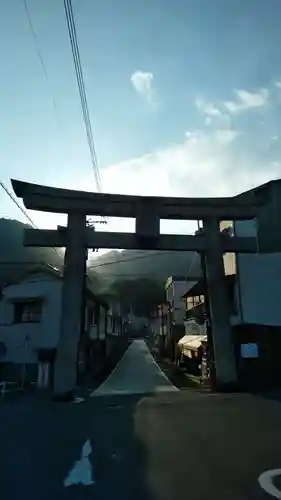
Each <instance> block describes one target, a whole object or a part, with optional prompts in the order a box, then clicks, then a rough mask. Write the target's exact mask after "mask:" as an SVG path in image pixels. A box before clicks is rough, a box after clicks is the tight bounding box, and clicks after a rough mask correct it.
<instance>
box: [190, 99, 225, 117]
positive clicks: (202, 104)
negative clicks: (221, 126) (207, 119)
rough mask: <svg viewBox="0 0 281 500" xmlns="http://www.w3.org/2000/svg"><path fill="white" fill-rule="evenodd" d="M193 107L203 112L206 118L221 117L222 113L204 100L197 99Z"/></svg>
mask: <svg viewBox="0 0 281 500" xmlns="http://www.w3.org/2000/svg"><path fill="white" fill-rule="evenodd" d="M195 105H196V106H197V108H198V109H199V110H200V111H203V113H205V114H206V115H208V116H221V115H222V113H221V111H220V110H219V108H217V106H215V104H213V103H212V102H207V101H206V100H205V99H202V98H198V99H196V101H195Z"/></svg>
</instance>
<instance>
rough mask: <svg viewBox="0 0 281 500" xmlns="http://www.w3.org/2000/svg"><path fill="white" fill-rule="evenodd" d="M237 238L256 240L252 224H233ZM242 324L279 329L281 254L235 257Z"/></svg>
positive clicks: (240, 222) (241, 222) (254, 227)
mask: <svg viewBox="0 0 281 500" xmlns="http://www.w3.org/2000/svg"><path fill="white" fill-rule="evenodd" d="M235 233H236V235H237V236H256V221H255V220H250V221H237V222H235ZM236 262H237V272H238V276H237V278H238V282H239V285H240V286H239V288H238V293H240V301H241V304H242V321H243V322H245V323H257V324H263V325H271V326H279V325H281V254H280V253H276V254H264V255H261V254H237V261H236Z"/></svg>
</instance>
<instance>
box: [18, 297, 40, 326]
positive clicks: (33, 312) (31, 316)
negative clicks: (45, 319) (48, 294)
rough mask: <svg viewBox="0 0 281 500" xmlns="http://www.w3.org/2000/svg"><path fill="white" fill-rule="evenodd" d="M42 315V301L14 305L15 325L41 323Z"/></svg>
mask: <svg viewBox="0 0 281 500" xmlns="http://www.w3.org/2000/svg"><path fill="white" fill-rule="evenodd" d="M41 315H42V302H41V300H40V301H39V300H34V301H29V302H15V303H14V323H39V321H40V320H41Z"/></svg>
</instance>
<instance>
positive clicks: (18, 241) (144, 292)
mask: <svg viewBox="0 0 281 500" xmlns="http://www.w3.org/2000/svg"><path fill="white" fill-rule="evenodd" d="M26 228H30V226H29V225H27V224H23V223H21V222H19V221H17V220H13V219H0V286H3V284H5V283H7V282H9V281H11V280H14V279H17V278H18V277H20V276H21V274H22V273H23V272H26V271H27V270H28V269H29V268H31V267H32V266H33V265H34V263H38V262H42V263H45V264H50V265H52V266H54V267H57V268H59V269H61V268H62V266H63V255H62V252H61V251H60V250H59V249H57V251H54V250H53V249H52V248H32V247H24V246H23V232H24V229H26ZM60 254H61V255H60ZM87 272H88V276H89V277H90V279H91V281H92V284H93V288H94V289H95V290H96V293H103V294H104V293H108V292H109V293H114V294H115V295H117V296H118V297H119V298H120V299H122V302H126V303H128V301H129V302H130V303H132V304H133V308H134V309H135V311H136V312H137V313H138V314H142V313H144V312H146V311H147V310H148V308H149V304H150V305H152V304H153V303H154V302H155V303H156V304H157V302H158V301H162V300H163V293H162V291H164V283H165V281H166V280H167V278H168V277H169V276H171V275H176V276H188V275H190V274H192V276H200V274H201V271H200V259H199V258H196V254H195V253H194V252H164V251H163V252H159V251H153V250H152V251H141V250H124V251H122V252H120V251H110V252H107V253H105V254H102V255H99V256H97V257H95V255H94V254H93V255H91V254H89V258H88V271H87ZM118 283H119V284H118ZM140 292H141V293H140ZM126 295H130V297H127V298H126ZM132 295H133V296H132ZM141 297H143V298H141ZM153 297H154V298H153ZM148 299H149V300H148ZM142 302H143V304H144V309H145V311H144V310H143V311H141V307H140V304H141V303H142Z"/></svg>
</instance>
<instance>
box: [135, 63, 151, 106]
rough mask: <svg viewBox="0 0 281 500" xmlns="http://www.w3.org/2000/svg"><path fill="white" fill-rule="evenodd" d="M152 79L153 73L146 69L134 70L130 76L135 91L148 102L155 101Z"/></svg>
mask: <svg viewBox="0 0 281 500" xmlns="http://www.w3.org/2000/svg"><path fill="white" fill-rule="evenodd" d="M153 79H154V76H153V73H150V72H147V71H135V72H134V73H133V74H132V76H131V83H132V85H133V87H134V89H135V90H136V92H138V93H139V94H140V95H141V96H142V97H143V98H144V99H146V100H147V101H148V102H150V103H153V102H155V89H154V87H153Z"/></svg>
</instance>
